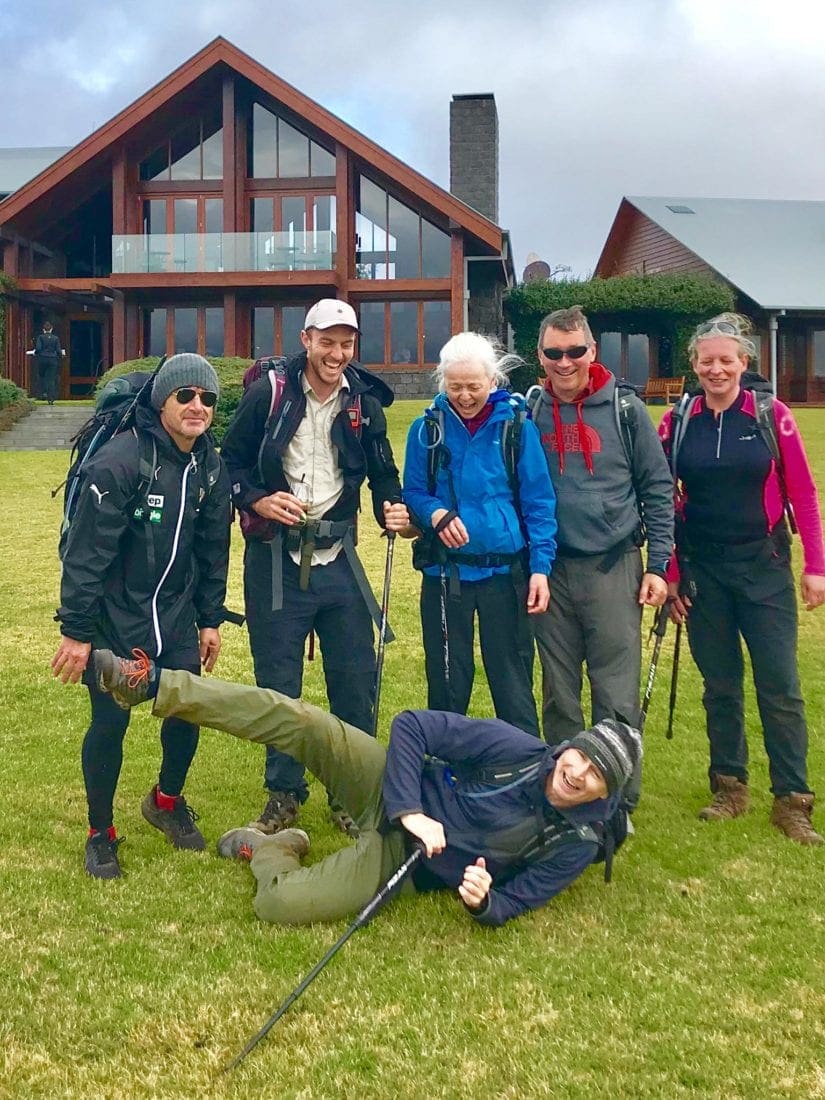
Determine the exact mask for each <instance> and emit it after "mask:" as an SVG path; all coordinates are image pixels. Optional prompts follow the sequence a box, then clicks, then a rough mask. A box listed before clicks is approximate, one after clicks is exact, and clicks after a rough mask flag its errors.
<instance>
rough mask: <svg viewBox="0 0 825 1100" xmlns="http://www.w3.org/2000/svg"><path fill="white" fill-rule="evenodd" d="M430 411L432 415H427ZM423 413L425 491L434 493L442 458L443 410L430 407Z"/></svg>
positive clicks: (431, 494) (443, 448)
mask: <svg viewBox="0 0 825 1100" xmlns="http://www.w3.org/2000/svg"><path fill="white" fill-rule="evenodd" d="M427 413H431V414H432V415H429V416H428V415H427ZM427 413H425V414H424V430H425V431H426V433H427V492H428V493H429V494H430V496H433V494H434V493H435V482H436V478H437V476H438V468H439V466H440V465H441V462H442V459H443V458H444V450H445V447H444V410H443V409H436V408H430V409H428V410H427Z"/></svg>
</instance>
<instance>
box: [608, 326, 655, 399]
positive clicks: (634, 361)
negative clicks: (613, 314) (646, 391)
mask: <svg viewBox="0 0 825 1100" xmlns="http://www.w3.org/2000/svg"><path fill="white" fill-rule="evenodd" d="M597 350H598V358H599V362H600V363H604V365H605V366H606V367H607V369H608V370H609V371H612V372H613V374H615V375H616V377H617V378H621V379H623V380H624V381H626V382H632V383H633V385H634V386H640V387H643V386H644V385H645V383H646V382H647V380H648V378H649V377H650V340H649V338H648V337H647V336H646V335H645V334H644V333H635V332H603V333H602V334H601V335H600V336H599V339H598V342H597Z"/></svg>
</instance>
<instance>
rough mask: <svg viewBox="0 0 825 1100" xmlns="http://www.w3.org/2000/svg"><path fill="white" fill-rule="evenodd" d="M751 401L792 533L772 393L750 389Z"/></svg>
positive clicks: (790, 513) (791, 516) (792, 515)
mask: <svg viewBox="0 0 825 1100" xmlns="http://www.w3.org/2000/svg"><path fill="white" fill-rule="evenodd" d="M751 392H752V393H753V401H754V405H755V407H756V426H757V428H758V429H759V434H760V435H761V436H762V439H763V441H764V443H765V446H766V447H767V448H768V450H769V451H770V455H771V458H772V459H773V460H774V463H775V465H776V476H777V477H778V478H779V491H780V492H781V494H782V507H783V508H784V510H785V515H786V516H787V517H788V524H789V526H790V528H791V531H793V533H794V534H796V533H797V528H796V520H795V518H794V514H793V505H792V504H791V500H790V497H789V496H788V486H787V483H786V481H785V465H784V463H783V461H782V452H781V450H780V449H779V436H778V435H777V431H776V407H775V405H774V400H773V394H772V393H765V392H763V391H762V390H752V391H751Z"/></svg>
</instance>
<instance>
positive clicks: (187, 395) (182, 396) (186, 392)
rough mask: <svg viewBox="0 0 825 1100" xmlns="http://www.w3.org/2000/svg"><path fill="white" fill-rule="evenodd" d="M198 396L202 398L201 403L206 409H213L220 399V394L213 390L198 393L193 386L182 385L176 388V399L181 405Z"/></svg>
mask: <svg viewBox="0 0 825 1100" xmlns="http://www.w3.org/2000/svg"><path fill="white" fill-rule="evenodd" d="M196 397H199V398H200V399H201V405H203V407H204V408H205V409H211V408H212V407H213V406H214V404H215V402H216V401H217V400H218V395H217V394H216V393H214V392H213V391H212V390H204V391H203V393H198V391H197V390H193V389H192V387H191V386H182V387H181V388H180V389H179V390H175V400H176V401H177V403H178V404H179V405H188V404H189V402H190V401H194V400H195V398H196Z"/></svg>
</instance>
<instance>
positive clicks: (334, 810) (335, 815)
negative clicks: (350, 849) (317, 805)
mask: <svg viewBox="0 0 825 1100" xmlns="http://www.w3.org/2000/svg"><path fill="white" fill-rule="evenodd" d="M329 819H330V821H331V822H332V824H333V825H334V826H335V828H336V829H340V831H341V832H342V833H344V834H345V835H346V836H351V837H352V839H353V840H357V839H358V837H359V836H360V835H361V830H360V829H359V828H358V826H357V825H356V824H355V822H354V821H353V819H352V817H351V816H350V814H349V813H348V812H347V811H346V810H345V809H344V807H343V806H342V805H340V803H338V802H330V804H329Z"/></svg>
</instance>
